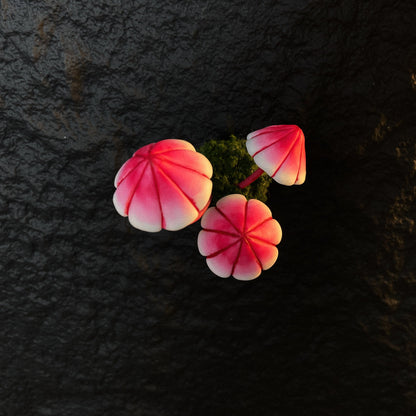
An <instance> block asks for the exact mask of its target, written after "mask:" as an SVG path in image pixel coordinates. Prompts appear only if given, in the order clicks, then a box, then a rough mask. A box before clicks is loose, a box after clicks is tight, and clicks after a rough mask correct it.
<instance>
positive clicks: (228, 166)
mask: <svg viewBox="0 0 416 416" xmlns="http://www.w3.org/2000/svg"><path fill="white" fill-rule="evenodd" d="M198 151H199V152H201V153H202V154H203V155H205V156H206V157H207V158H208V159H209V160H210V162H211V164H212V167H213V169H214V174H213V177H212V182H213V191H212V202H213V203H215V202H217V201H218V199H220V198H222V197H223V196H225V195H229V194H237V193H238V194H243V195H244V196H245V197H246V198H247V199H252V198H254V199H259V200H260V201H263V202H266V200H267V190H268V187H269V185H270V184H271V182H272V179H271V178H270V177H269V176H268V175H267V174H265V173H264V174H263V175H261V176H260V178H258V179H257V180H256V181H255V182H253V183H252V184H251V185H249V186H247V187H246V188H244V189H240V188H239V187H238V186H237V184H238V183H239V182H241V181H242V180H244V179H245V178H246V177H247V176H249V175H251V174H252V173H253V172H254V171H255V170H256V169H257V165H256V164H255V163H254V161H253V159H252V157H251V156H250V155H249V154H248V152H247V149H246V144H245V140H243V139H238V138H237V137H235V136H234V135H231V136H230V138H229V139H228V140H209V141H208V142H206V143H204V144H203V145H202V146H201V147H200V148H199V149H198Z"/></svg>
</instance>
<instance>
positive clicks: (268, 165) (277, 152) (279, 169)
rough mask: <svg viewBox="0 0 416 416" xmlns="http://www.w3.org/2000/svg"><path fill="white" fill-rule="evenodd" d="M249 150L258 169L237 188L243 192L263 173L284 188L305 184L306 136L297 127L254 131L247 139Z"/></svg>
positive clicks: (273, 127)
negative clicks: (285, 186) (284, 186)
mask: <svg viewBox="0 0 416 416" xmlns="http://www.w3.org/2000/svg"><path fill="white" fill-rule="evenodd" d="M246 147H247V151H248V153H250V155H251V156H252V157H253V159H254V161H255V162H256V165H257V166H258V167H259V168H258V169H257V170H256V171H255V172H254V173H253V174H251V175H250V176H249V177H248V178H246V179H245V180H244V181H242V182H241V183H239V184H238V186H239V187H240V188H241V189H243V188H245V187H246V186H248V185H250V184H251V183H252V182H254V181H255V180H256V179H257V178H258V177H259V176H260V175H261V174H262V173H263V172H266V173H267V174H268V175H269V176H271V177H272V178H273V179H274V180H275V181H276V182H279V183H280V184H282V185H288V186H289V185H301V184H302V183H303V182H305V177H306V156H305V136H304V134H303V131H302V130H301V129H300V128H299V127H298V126H295V125H279V126H269V127H265V128H264V129H261V130H257V131H254V132H252V133H250V134H249V135H248V136H247V142H246Z"/></svg>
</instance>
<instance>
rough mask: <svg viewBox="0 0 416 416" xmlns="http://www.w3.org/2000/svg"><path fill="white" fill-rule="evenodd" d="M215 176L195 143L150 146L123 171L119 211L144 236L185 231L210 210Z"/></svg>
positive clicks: (119, 176) (117, 182) (116, 196)
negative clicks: (142, 232) (162, 231)
mask: <svg viewBox="0 0 416 416" xmlns="http://www.w3.org/2000/svg"><path fill="white" fill-rule="evenodd" d="M211 176H212V165H211V163H210V162H209V160H208V159H207V158H206V157H205V156H204V155H202V154H201V153H198V152H196V151H195V148H194V147H193V146H192V144H191V143H189V142H187V141H185V140H177V139H167V140H162V141H159V142H157V143H151V144H148V145H146V146H144V147H142V148H140V149H139V150H137V152H135V153H134V154H133V156H132V157H131V158H130V159H129V160H127V162H125V163H124V165H123V166H122V167H121V168H120V170H119V171H118V173H117V175H116V177H115V181H114V185H115V187H116V188H117V189H116V191H115V192H114V197H113V202H114V206H115V208H116V210H117V212H118V213H119V214H120V215H122V216H128V219H129V221H130V223H131V225H132V226H133V227H135V228H138V229H140V230H143V231H149V232H156V231H160V230H161V229H162V228H163V229H166V230H170V231H176V230H180V229H181V228H184V227H186V226H187V225H189V224H192V223H193V222H195V221H197V220H198V219H199V218H200V217H201V215H202V214H203V213H204V212H205V210H206V209H207V208H208V206H209V203H210V200H211V192H212V182H211V179H210V178H211Z"/></svg>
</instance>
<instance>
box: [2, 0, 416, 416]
mask: <svg viewBox="0 0 416 416" xmlns="http://www.w3.org/2000/svg"><path fill="white" fill-rule="evenodd" d="M415 21H416V10H415V5H414V1H413V0H402V1H391V0H390V1H389V0H380V1H377V2H375V1H361V0H350V1H333V0H319V1H318V0H316V1H307V0H296V1H295V0H291V1H275V0H265V1H254V0H249V1H243V0H232V1H231V0H230V1H225V2H224V1H217V0H204V1H202V0H200V1H196V0H190V1H184V2H177V1H173V0H172V1H165V0H163V1H161V2H155V1H150V0H140V1H132V0H129V1H121V0H118V1H117V0H102V1H97V0H90V1H82V2H81V1H75V0H72V1H71V0H68V1H57V0H49V1H47V0H44V1H38V2H33V1H29V0H2V1H1V14H0V120H1V122H0V139H1V140H0V151H1V159H0V172H1V177H2V180H1V183H0V218H1V230H2V241H1V243H0V244H1V253H0V254H1V256H0V271H1V275H0V279H1V280H0V312H1V314H0V316H1V318H0V319H1V322H0V323H1V325H0V339H1V343H0V373H1V381H0V415H2V416H3V415H7V416H14V415H16V416H17V415H18V416H30V415H36V416H46V415H60V416H78V415H83V416H98V415H100V416H107V415H108V416H110V415H117V416H127V415H128V416H133V415H140V416H153V415H155V416H156V415H157V416H163V415H169V416H170V415H174V416H175V415H181V416H186V415H192V416H193V415H234V414H236V415H237V414H238V415H253V414H254V415H261V416H268V415H271V416H275V415H276V416H279V415H282V416H286V415H296V416H298V415H323V416H344V415H345V416H351V415H354V416H361V415H362V416H367V415H386V416H387V415H388V416H390V415H401V416H407V415H414V414H415V412H416V357H415V355H416V321H415V311H416V294H415V285H416V276H415V270H416V256H415V255H414V253H415V250H416V241H415V240H416V239H415V224H414V221H415V219H416V212H415V210H416V208H415V207H416V204H415V194H416V191H415V171H416V162H415V161H416V149H415V142H416V140H415V139H416V128H415V118H416V49H415V45H416V31H415ZM276 123H295V124H298V125H300V126H301V127H302V128H303V130H304V132H305V135H306V145H307V168H308V174H307V180H306V183H305V184H304V185H302V186H301V187H292V188H285V187H282V186H279V185H277V184H274V185H273V186H272V193H271V197H270V199H269V206H270V207H271V209H272V211H273V214H274V216H275V217H276V218H277V219H278V220H279V222H280V224H281V225H282V228H283V241H282V243H281V245H280V258H279V260H278V262H277V264H276V265H275V266H274V267H273V268H272V269H271V270H269V271H267V272H264V273H263V274H262V276H261V277H260V278H259V279H257V280H255V281H253V282H251V283H243V282H238V281H235V280H232V279H228V280H223V279H219V278H215V277H214V276H213V275H212V274H211V273H210V271H209V270H208V268H207V267H206V265H205V260H204V258H203V257H202V256H200V255H199V254H198V251H197V247H196V236H197V233H198V231H199V225H198V224H194V225H193V226H191V227H189V228H187V229H185V230H182V231H179V232H176V233H169V232H161V233H159V234H147V233H144V232H140V231H138V230H133V229H132V228H131V227H130V226H129V225H128V223H127V221H126V220H125V219H123V218H121V217H119V216H118V215H117V214H116V212H115V210H114V208H113V206H112V202H111V198H112V193H113V179H114V175H115V173H116V171H117V170H118V168H119V167H120V166H121V164H122V162H123V161H124V160H125V159H127V158H128V157H129V156H130V155H131V154H132V153H133V152H134V151H135V150H136V149H137V148H139V147H140V146H142V145H144V144H147V143H149V142H152V141H155V140H160V139H163V138H169V137H175V138H185V139H188V140H190V141H191V142H192V143H194V144H195V145H199V144H201V143H202V141H203V140H205V139H208V138H212V137H227V136H228V135H229V134H230V133H235V134H237V135H245V134H247V133H248V132H250V131H252V130H254V129H258V128H261V127H264V126H266V125H269V124H276Z"/></svg>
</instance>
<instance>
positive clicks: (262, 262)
mask: <svg viewBox="0 0 416 416" xmlns="http://www.w3.org/2000/svg"><path fill="white" fill-rule="evenodd" d="M201 226H202V228H203V229H202V230H201V231H200V232H199V234H198V249H199V252H200V253H201V254H202V255H203V256H206V262H207V265H208V267H209V268H210V269H211V271H212V272H213V273H215V274H216V275H217V276H220V277H229V276H231V275H232V276H233V277H235V278H236V279H238V280H252V279H255V278H256V277H258V276H259V275H260V273H261V272H262V270H266V269H269V268H270V267H272V266H273V264H274V263H275V261H276V259H277V255H278V250H277V248H276V245H277V244H279V242H280V240H281V238H282V229H281V228H280V225H279V223H278V222H277V221H276V220H275V219H273V218H272V213H271V212H270V209H269V208H268V207H267V205H265V204H264V203H263V202H261V201H259V200H257V199H250V200H248V201H247V199H246V198H245V196H243V195H240V194H231V195H227V196H225V197H223V198H221V199H220V200H219V201H218V202H217V204H216V206H215V207H211V208H209V209H208V210H207V211H206V212H205V214H204V215H203V217H202V219H201Z"/></svg>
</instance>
